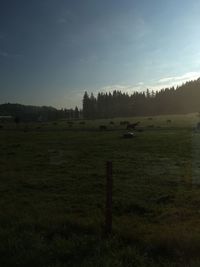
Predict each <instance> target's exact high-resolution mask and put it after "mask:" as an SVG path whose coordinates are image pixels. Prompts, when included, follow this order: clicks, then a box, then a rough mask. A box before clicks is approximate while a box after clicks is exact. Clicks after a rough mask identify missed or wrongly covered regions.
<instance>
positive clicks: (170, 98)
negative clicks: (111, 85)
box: [83, 78, 200, 119]
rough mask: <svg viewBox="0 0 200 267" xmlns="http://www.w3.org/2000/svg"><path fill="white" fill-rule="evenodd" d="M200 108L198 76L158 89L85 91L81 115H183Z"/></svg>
mask: <svg viewBox="0 0 200 267" xmlns="http://www.w3.org/2000/svg"><path fill="white" fill-rule="evenodd" d="M199 111H200V78H199V79H197V80H194V81H189V82H186V83H184V84H182V85H181V86H177V87H176V88H175V87H171V88H164V89H162V90H160V91H150V90H149V89H147V90H146V91H144V92H133V93H132V94H128V93H123V92H122V91H117V90H115V91H113V92H112V93H111V92H106V93H98V94H97V96H94V94H93V93H91V94H90V95H89V94H88V92H87V91H86V92H85V93H84V96H83V117H84V118H88V119H95V118H112V117H127V116H149V115H162V114H184V113H191V112H199Z"/></svg>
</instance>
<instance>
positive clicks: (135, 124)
mask: <svg viewBox="0 0 200 267" xmlns="http://www.w3.org/2000/svg"><path fill="white" fill-rule="evenodd" d="M139 124H140V121H137V122H136V123H131V124H128V125H127V127H126V129H127V130H134V129H135V127H136V126H138V125H139Z"/></svg>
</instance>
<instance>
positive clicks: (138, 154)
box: [0, 114, 200, 267]
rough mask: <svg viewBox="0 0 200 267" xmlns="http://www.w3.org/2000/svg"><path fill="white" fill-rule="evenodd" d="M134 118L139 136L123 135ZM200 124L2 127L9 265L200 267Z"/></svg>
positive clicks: (2, 210)
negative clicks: (109, 213)
mask: <svg viewBox="0 0 200 267" xmlns="http://www.w3.org/2000/svg"><path fill="white" fill-rule="evenodd" d="M124 120H126V121H129V122H135V121H138V120H139V121H140V122H141V123H140V125H139V126H138V131H136V132H135V136H134V137H133V138H132V139H124V138H123V134H124V133H125V132H126V126H125V125H120V121H124ZM111 121H112V122H111ZM198 121H199V116H198V114H185V115H168V116H156V117H151V118H149V117H138V118H116V119H107V120H84V122H83V121H78V120H77V121H74V122H73V123H69V122H67V121H64V120H63V121H57V122H48V123H47V122H44V123H27V124H23V123H20V124H19V125H15V124H13V123H1V125H2V127H1V129H0V241H1V242H0V266H1V267H4V266H20V267H23V266H24V267H25V266H26V267H27V266H38V267H39V266H42V267H43V266H45V267H46V266H48V267H64V266H70V267H71V266H99V267H100V266H102V267H104V266H105V267H107V266H109V267H110V266H116V267H117V266H125V267H128V266H135V267H144V266H148V267H153V266H156V267H158V266H162V267H169V266H181V267H199V266H200V255H199V251H200V132H199V131H198V130H196V129H195V127H196V124H197V123H198ZM100 125H106V126H107V130H99V126H100ZM107 160H111V161H112V162H113V180H114V188H113V232H112V235H110V236H109V237H105V236H104V235H103V228H104V209H105V163H106V161H107Z"/></svg>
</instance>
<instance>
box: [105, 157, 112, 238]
mask: <svg viewBox="0 0 200 267" xmlns="http://www.w3.org/2000/svg"><path fill="white" fill-rule="evenodd" d="M112 188H113V179H112V162H111V161H107V162H106V207H105V234H106V235H109V234H111V233H112Z"/></svg>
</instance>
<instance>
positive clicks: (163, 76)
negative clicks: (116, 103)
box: [0, 0, 200, 107]
mask: <svg viewBox="0 0 200 267" xmlns="http://www.w3.org/2000/svg"><path fill="white" fill-rule="evenodd" d="M199 10H200V1H199V0H190V1H189V0H167V1H166V0H120V1H119V0H98V1H97V0H1V1H0V103H3V102H19V103H24V104H25V103H26V104H36V105H43V104H44V105H53V106H56V107H73V106H74V105H79V106H80V105H81V99H82V95H83V93H84V91H85V90H87V91H88V92H91V91H94V92H97V91H103V90H105V89H106V90H112V89H115V88H116V89H120V90H125V91H128V92H131V91H132V90H143V89H146V88H147V87H149V88H150V89H151V88H152V89H159V88H162V87H164V86H168V85H172V84H180V83H182V82H183V81H186V80H189V79H194V78H197V77H198V76H200V30H199V25H200V15H199Z"/></svg>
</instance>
